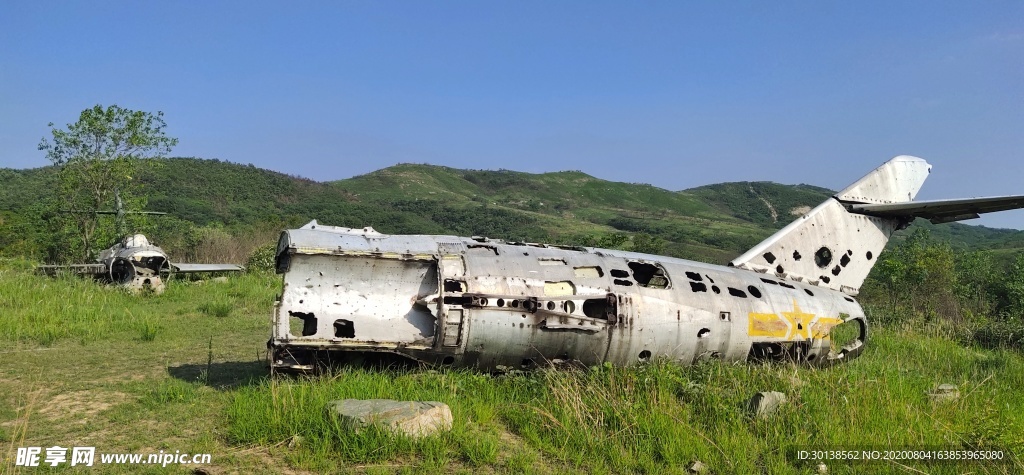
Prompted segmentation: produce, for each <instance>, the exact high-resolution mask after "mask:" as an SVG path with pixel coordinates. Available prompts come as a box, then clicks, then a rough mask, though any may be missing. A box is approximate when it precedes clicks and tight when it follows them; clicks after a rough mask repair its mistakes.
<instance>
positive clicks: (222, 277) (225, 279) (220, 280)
mask: <svg viewBox="0 0 1024 475" xmlns="http://www.w3.org/2000/svg"><path fill="white" fill-rule="evenodd" d="M210 280H212V281H214V282H220V283H224V282H227V281H228V278H227V277H225V276H220V277H214V278H212V279H210Z"/></svg>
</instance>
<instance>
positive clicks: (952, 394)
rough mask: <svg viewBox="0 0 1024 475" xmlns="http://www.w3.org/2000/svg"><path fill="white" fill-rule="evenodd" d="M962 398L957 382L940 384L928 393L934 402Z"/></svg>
mask: <svg viewBox="0 0 1024 475" xmlns="http://www.w3.org/2000/svg"><path fill="white" fill-rule="evenodd" d="M959 398H960V389H958V388H957V387H956V385H955V384H940V385H938V386H936V387H935V389H934V390H932V391H931V392H929V393H928V399H931V400H932V402H939V403H942V402H949V401H955V400H957V399H959Z"/></svg>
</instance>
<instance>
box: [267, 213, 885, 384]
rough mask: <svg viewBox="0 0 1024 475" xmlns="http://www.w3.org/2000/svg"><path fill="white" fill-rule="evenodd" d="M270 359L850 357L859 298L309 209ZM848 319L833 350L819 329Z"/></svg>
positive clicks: (856, 345)
mask: <svg viewBox="0 0 1024 475" xmlns="http://www.w3.org/2000/svg"><path fill="white" fill-rule="evenodd" d="M277 265H278V269H277V270H278V272H282V273H284V287H283V291H282V294H281V297H280V299H279V301H278V302H277V305H276V308H275V312H274V322H273V336H272V340H271V342H270V345H271V347H272V350H273V356H272V358H273V361H272V364H273V366H274V367H275V368H277V369H285V370H308V369H312V367H313V365H314V361H313V355H314V354H316V352H317V351H320V350H330V351H349V352H391V353H396V354H399V355H403V356H406V357H408V358H411V359H414V360H417V361H422V362H426V363H431V364H437V365H453V366H470V367H476V368H481V369H497V368H501V367H505V368H517V369H518V368H529V367H532V366H535V365H538V364H543V363H545V362H551V361H559V360H562V361H573V360H574V361H578V362H580V363H582V364H586V365H593V364H599V363H602V362H605V361H609V362H611V363H613V364H617V365H627V364H632V363H636V362H641V361H645V360H649V359H651V358H653V357H669V358H671V359H674V360H678V361H681V362H684V363H694V362H697V361H700V360H703V359H722V360H727V361H740V360H748V359H781V358H793V359H796V360H799V361H806V362H812V363H813V362H816V361H820V362H829V361H835V360H837V359H843V358H849V357H853V356H855V355H856V354H858V353H859V352H860V350H861V348H862V347H863V343H864V341H865V339H866V337H867V325H866V322H865V320H864V314H863V311H862V310H861V308H860V306H859V305H858V304H857V302H856V301H854V299H853V298H851V297H849V296H846V295H844V294H842V293H840V292H836V291H832V290H829V289H822V288H817V287H814V286H809V285H804V284H800V283H793V282H786V281H784V280H781V279H778V278H775V277H774V276H765V275H760V274H757V273H754V272H749V271H744V270H739V269H733V268H728V267H721V266H713V265H708V264H702V263H698V262H691V261H686V260H682V259H674V258H668V257H659V256H652V255H646V254H637V253H630V252H624V251H614V250H607V249H595V248H565V247H555V246H545V245H537V244H525V243H510V242H502V241H492V240H488V239H483V238H460V237H455V236H387V235H383V234H379V233H376V232H374V231H373V230H372V229H369V228H367V229H362V230H358V229H356V230H353V229H348V228H339V227H332V226H323V225H320V224H317V223H316V222H315V221H313V222H311V223H309V224H307V225H306V226H304V227H303V228H302V229H296V230H289V231H285V232H284V233H283V234H282V236H281V241H280V243H279V246H278V256H277ZM843 322H846V323H845V325H852V326H856V328H857V331H856V334H855V338H854V339H853V340H852V341H850V342H849V344H847V345H846V347H845V348H833V345H832V342H831V340H830V338H829V335H830V332H831V329H832V328H833V327H835V326H836V325H839V324H841V323H843Z"/></svg>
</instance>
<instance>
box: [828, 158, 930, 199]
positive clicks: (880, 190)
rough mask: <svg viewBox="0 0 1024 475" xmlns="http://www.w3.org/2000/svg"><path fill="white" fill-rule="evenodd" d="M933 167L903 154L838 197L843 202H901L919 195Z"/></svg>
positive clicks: (841, 192)
mask: <svg viewBox="0 0 1024 475" xmlns="http://www.w3.org/2000/svg"><path fill="white" fill-rule="evenodd" d="M931 171H932V166H931V165H929V164H928V162H926V161H924V160H922V159H920V158H917V157H911V156H910V155H900V156H898V157H896V158H893V159H892V160H889V161H888V162H885V163H883V164H882V165H881V166H879V167H878V168H876V169H874V170H872V171H871V172H870V173H868V174H867V175H865V176H864V177H863V178H861V179H860V180H857V181H856V182H854V184H852V185H850V186H848V187H846V189H844V190H843V191H840V192H839V193H838V194H836V198H837V199H839V200H840V201H849V202H855V203H902V202H905V201H911V200H913V199H914V197H915V196H917V192H918V191H919V190H920V189H921V185H923V184H924V181H925V179H927V178H928V174H929V173H931Z"/></svg>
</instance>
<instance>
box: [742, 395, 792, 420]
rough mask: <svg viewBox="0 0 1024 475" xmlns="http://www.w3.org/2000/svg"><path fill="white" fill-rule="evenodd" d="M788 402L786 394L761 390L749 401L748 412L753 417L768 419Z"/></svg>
mask: <svg viewBox="0 0 1024 475" xmlns="http://www.w3.org/2000/svg"><path fill="white" fill-rule="evenodd" d="M785 403H786V395H785V394H782V393H780V392H778V391H764V392H759V393H757V394H755V395H754V397H752V398H750V401H749V402H748V403H747V412H749V413H750V415H751V416H753V417H758V418H761V419H766V418H768V417H770V416H771V415H772V414H775V413H776V412H778V410H779V408H780V407H782V405H783V404H785Z"/></svg>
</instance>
